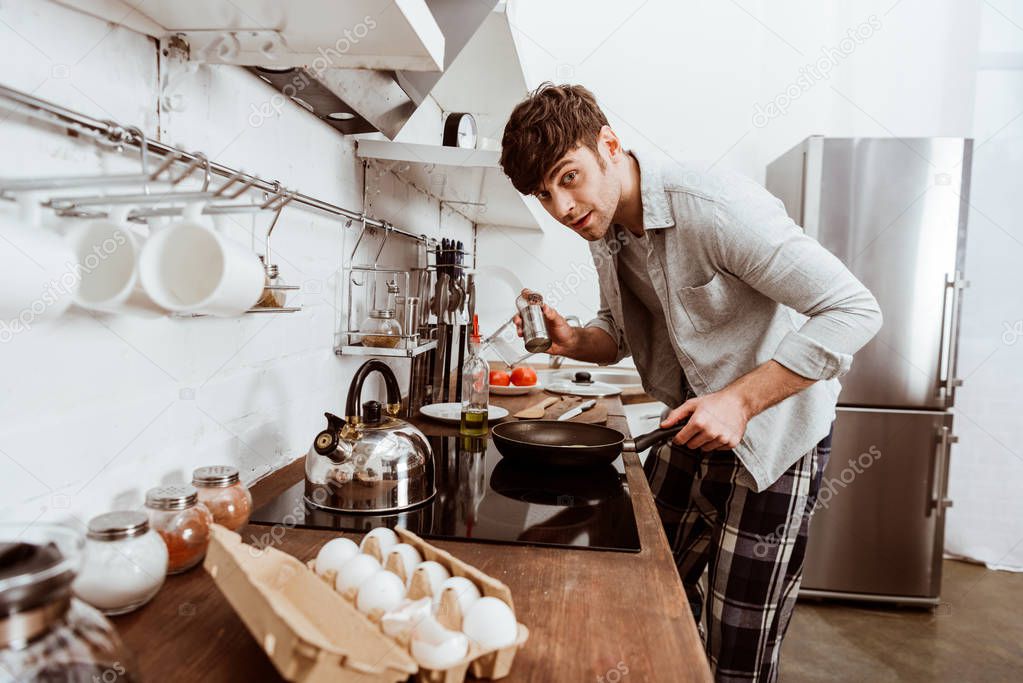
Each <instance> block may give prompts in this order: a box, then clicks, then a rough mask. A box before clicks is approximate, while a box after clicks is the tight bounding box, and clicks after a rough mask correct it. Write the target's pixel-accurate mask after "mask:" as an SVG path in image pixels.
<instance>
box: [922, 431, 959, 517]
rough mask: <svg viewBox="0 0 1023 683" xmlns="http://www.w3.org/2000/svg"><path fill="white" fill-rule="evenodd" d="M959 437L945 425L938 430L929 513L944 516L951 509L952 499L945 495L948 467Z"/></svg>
mask: <svg viewBox="0 0 1023 683" xmlns="http://www.w3.org/2000/svg"><path fill="white" fill-rule="evenodd" d="M958 441H959V437H958V436H955V435H954V434H952V432H951V430H950V429H949V428H948V426H947V425H943V426H941V427H939V428H938V445H937V448H935V449H934V458H935V462H934V489H932V490H931V505H930V510H929V511H928V513H930V512H931V511H937V513H938V514H939V515H942V514H944V510H945V509H946V508H950V507H952V499H951V498H949V497H948V495H947V493H948V492H947V490H946V489H947V487H948V466H949V460H950V459H951V455H952V452H951V449H952V444H954V443H958Z"/></svg>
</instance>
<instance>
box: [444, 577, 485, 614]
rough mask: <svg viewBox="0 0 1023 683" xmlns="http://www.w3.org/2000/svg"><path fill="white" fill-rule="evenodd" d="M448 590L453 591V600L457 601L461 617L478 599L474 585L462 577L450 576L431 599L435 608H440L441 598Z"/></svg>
mask: <svg viewBox="0 0 1023 683" xmlns="http://www.w3.org/2000/svg"><path fill="white" fill-rule="evenodd" d="M449 588H450V589H451V590H452V591H454V594H455V598H456V599H457V600H458V610H459V612H461V614H462V616H463V617H464V616H465V615H466V614H468V612H469V608H470V607H472V606H473V605H474V604H476V601H477V600H479V599H480V589H479V588H477V587H476V584H474V583H473V582H472V581H470V580H469V579H467V578H465V577H464V576H452V577H451V578H450V579H446V580H445V581H444V583H442V584H441V585H440V591H439V592H438V593H437V594H436V595H435V596H434V598H433V601H434V605H435V607H439V606H440V600H441V596H442V595H443V594H444V592H445V591H447V590H448V589H449Z"/></svg>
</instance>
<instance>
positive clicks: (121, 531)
mask: <svg viewBox="0 0 1023 683" xmlns="http://www.w3.org/2000/svg"><path fill="white" fill-rule="evenodd" d="M167 557H168V555H167V547H166V546H165V545H164V542H163V540H162V539H161V538H160V537H159V536H158V535H157V534H156V532H155V531H153V530H152V529H150V528H149V518H148V517H147V516H146V513H144V512H140V511H137V510H124V511H119V512H108V513H106V514H102V515H99V516H97V517H93V518H92V519H91V520H89V531H88V536H87V540H86V542H85V559H84V561H83V563H82V569H81V571H80V572H79V573H78V576H77V577H76V578H75V580H74V583H73V584H72V586H71V587H72V589H73V590H74V592H75V595H77V596H78V597H79V598H81V599H82V600H84V601H86V602H87V603H89V604H90V605H92V606H93V607H96V608H97V609H99V610H101V611H102V612H103V613H104V614H124V613H125V612H130V611H132V610H133V609H136V608H138V607H141V606H142V605H144V604H146V603H147V602H149V600H150V599H151V598H152V597H153V596H154V595H156V593H157V592H158V591H159V590H160V586H162V585H163V580H164V576H166V574H167Z"/></svg>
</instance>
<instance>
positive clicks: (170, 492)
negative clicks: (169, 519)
mask: <svg viewBox="0 0 1023 683" xmlns="http://www.w3.org/2000/svg"><path fill="white" fill-rule="evenodd" d="M198 502H199V492H198V491H196V490H195V487H194V486H190V485H188V484H181V485H177V486H157V487H156V488H152V489H149V490H148V491H146V507H149V508H153V509H154V510H187V509H188V508H190V507H192V506H193V505H195V504H196V503H198Z"/></svg>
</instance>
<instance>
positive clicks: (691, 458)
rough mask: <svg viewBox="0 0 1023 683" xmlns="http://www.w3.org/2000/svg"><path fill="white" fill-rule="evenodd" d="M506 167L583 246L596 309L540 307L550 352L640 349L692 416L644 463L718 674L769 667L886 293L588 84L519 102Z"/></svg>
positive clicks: (543, 90) (733, 675)
mask: <svg viewBox="0 0 1023 683" xmlns="http://www.w3.org/2000/svg"><path fill="white" fill-rule="evenodd" d="M501 166H502V168H503V169H504V171H505V173H506V174H507V175H508V177H509V178H510V179H511V181H512V183H513V184H514V185H515V187H516V189H518V190H519V192H521V193H523V194H533V195H535V196H536V197H537V198H538V199H539V200H540V203H541V204H542V205H543V207H544V208H545V209H546V210H547V211H548V213H550V214H551V215H552V216H553V217H554V218H555V219H557V220H558V221H559V222H561V223H562V224H564V225H565V226H567V227H568V228H569V229H571V230H572V231H574V232H576V233H577V234H578V235H580V236H581V237H583V238H584V239H586V240H588V241H589V243H590V244H589V246H590V252H591V255H592V257H593V261H594V264H595V266H596V272H597V275H598V278H599V284H600V298H601V310H600V311H599V313H598V316H597V318H596V319H595V320H593V321H591V322H590V323H589V324H588V325H586V326H585V327H583V328H575V327H571V326H569V325H568V324H567V323H566V322H565V319H564V318H563V317H562V316H561V315H560V314H559V313H558V312H557V311H555V310H554V309H552V308H550V307H545V310H544V314H545V316H546V321H547V325H548V331H549V333H550V336H551V339H552V341H553V346H552V347H551V349H550V353H552V354H558V355H562V356H567V357H569V358H575V359H577V360H581V361H589V362H595V363H600V364H609V363H616V362H618V361H619V360H621V359H622V358H624V357H625V356H627V355H630V354H631V355H632V356H633V358H634V360H635V363H636V368H637V370H638V371H639V373H640V375H641V377H642V380H643V386H644V388H645V390H646V391H647V393H648V394H649V395H651V396H653V397H654V398H656V399H658V400H660V401H663V402H664V403H666V404H667V405H668V406H671V407H673V409H672V410H671V411H670V412H669V413H667V415H666V416H665V418H664V420H663V422H662V425H661V426H663V427H667V426H671V425H674V424H676V423H678V422H679V421H682V420H688V423H687V424H686V425H685V427H684V428H683V429H682V430H681V431H680V432H679V433H678V434H677V436H675V437H674V439H673V441H672V443H671V444H670V445H666V446H665V447H663V448H661V449H659V451H658V452H651V454H650V455H649V456H648V458H647V462H646V465H645V469H646V472H647V476H648V478H649V479H650V482H651V488H652V489H653V490H654V493H655V496H656V497H657V500H658V506H659V509H660V511H661V516H662V520H663V521H664V524H665V530H666V531H667V532H668V534H669V541H670V542H671V543H672V548H673V552H674V554H675V561H676V564H677V566H678V569H679V573H680V575H681V577H682V581H683V584H684V585H685V589H686V593H687V595H688V597H689V602H690V604H691V606H692V609H693V614H694V616H695V617H696V620H697V622H698V623H700V622H701V617H702V621H704V622H705V628H704V629H702V633H703V634H704V641H705V646H706V650H707V655H708V658H709V660H710V663H711V667H712V669H713V670H714V672H715V676H716V678H717V680H719V681H732V680H742V681H749V680H756V681H773V680H775V679H776V678H777V676H778V653H779V649H780V645H781V641H782V638H783V637H784V635H785V630H786V628H787V626H788V622H789V618H790V617H791V614H792V609H793V607H794V604H795V599H796V594H797V593H798V589H799V582H800V579H801V577H802V565H803V556H804V550H805V544H806V535H807V530H808V524H809V520H810V515H811V513H812V511H813V508H814V505H815V503H816V495H817V491H818V489H819V486H820V480H821V472H822V470H823V468H824V465H825V463H826V461H827V455H828V451H829V450H830V433H831V423H832V422H833V420H834V415H835V412H834V411H835V403H836V399H837V397H838V392H839V389H840V385H839V382H838V377H840V376H842V375H843V374H845V373H846V372H848V370H849V367H850V364H851V362H852V354H853V353H855V352H856V351H857V350H858V349H859V348H860V347H862V346H863V345H864V344H866V343H867V342H868V341H869V340H870V338H871V337H873V336H874V334H875V333H876V332H877V330H878V329H879V328H880V326H881V311H880V309H879V307H878V305H877V301H876V300H875V299H874V297H873V296H872V295H871V294H870V292H869V291H867V289H866V288H865V287H864V286H863V285H862V284H861V283H860V282H859V281H858V280H857V279H856V278H855V277H853V275H852V274H851V273H850V272H849V271H848V270H847V269H846V268H845V266H843V265H842V263H841V262H840V261H839V260H838V259H837V258H835V257H834V256H833V255H832V254H831V253H830V252H828V251H827V250H825V249H824V248H823V247H821V246H820V245H819V244H818V243H817V242H816V241H815V240H813V239H811V238H810V237H808V236H806V235H804V234H803V232H802V231H801V230H800V229H799V227H798V226H797V225H795V223H793V222H792V220H791V219H789V217H788V216H787V214H786V213H785V209H784V207H783V205H782V203H781V202H780V201H779V200H777V199H776V198H775V197H773V196H771V195H770V194H769V193H768V192H767V191H766V190H765V189H764V188H762V187H760V186H759V185H757V184H756V183H754V182H753V181H751V180H749V179H747V178H744V177H742V176H739V175H737V174H733V173H727V172H723V171H715V170H713V169H712V168H704V167H701V166H697V165H671V166H661V165H658V164H657V163H655V161H654V159H653V158H652V157H650V156H647V155H645V154H643V155H640V154H637V153H636V152H629V151H626V150H625V149H624V148H623V147H622V145H621V142H620V141H619V140H618V137H617V136H616V135H615V133H614V131H612V130H611V128H610V127H609V126H608V122H607V119H606V117H605V116H604V114H603V112H601V110H600V108H599V107H598V106H597V104H596V101H595V99H594V97H593V95H592V93H590V92H589V91H588V90H586V89H585V88H583V87H581V86H567V85H566V86H554V85H552V84H549V83H547V84H544V85H543V86H541V87H540V88H539V89H538V90H537V91H536V92H534V93H533V94H532V95H531V96H530V97H529V98H528V99H527V100H525V101H524V102H522V103H520V104H519V105H518V106H517V107H516V108H515V110H514V111H513V112H512V115H511V117H510V119H509V121H508V124H507V126H506V127H505V130H504V138H503V150H502V153H501ZM519 331H520V334H521V324H520V329H519ZM705 570H707V572H708V578H707V581H708V588H709V590H708V591H707V593H706V596H705V597H704V596H703V594H702V590H701V586H700V578H701V576H702V575H703V573H704V571H705Z"/></svg>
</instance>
